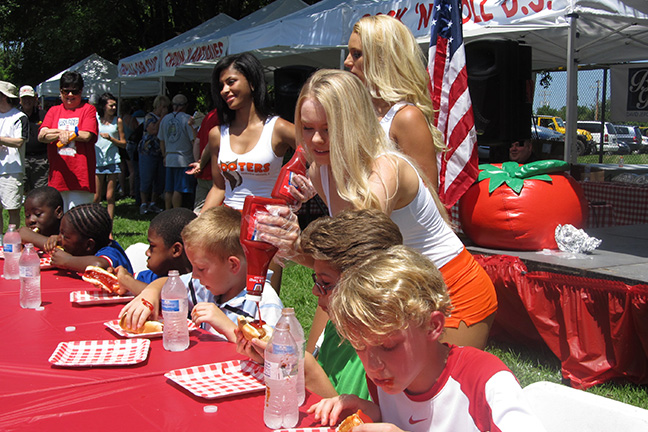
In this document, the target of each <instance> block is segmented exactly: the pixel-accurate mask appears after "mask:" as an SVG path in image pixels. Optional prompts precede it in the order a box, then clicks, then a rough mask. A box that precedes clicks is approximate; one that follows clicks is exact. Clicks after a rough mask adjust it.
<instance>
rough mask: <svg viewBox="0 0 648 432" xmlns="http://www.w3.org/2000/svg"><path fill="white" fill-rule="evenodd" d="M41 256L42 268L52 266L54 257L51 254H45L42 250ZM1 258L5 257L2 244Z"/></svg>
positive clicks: (0, 248)
mask: <svg viewBox="0 0 648 432" xmlns="http://www.w3.org/2000/svg"><path fill="white" fill-rule="evenodd" d="M38 255H39V257H40V266H41V268H49V267H52V257H51V256H49V255H46V256H43V255H42V252H41V253H39V254H38ZM0 259H4V249H3V248H2V246H1V245H0Z"/></svg>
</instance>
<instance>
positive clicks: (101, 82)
mask: <svg viewBox="0 0 648 432" xmlns="http://www.w3.org/2000/svg"><path fill="white" fill-rule="evenodd" d="M66 71H75V72H79V73H80V74H81V76H82V77H83V83H84V86H83V96H84V97H87V98H89V97H90V96H91V95H101V94H102V93H105V92H110V93H112V94H113V95H114V96H116V97H117V98H133V97H140V96H155V95H157V94H159V93H160V84H159V83H158V82H157V81H147V80H140V81H129V82H126V81H123V80H120V79H119V78H118V76H117V65H116V64H114V63H111V62H109V61H108V60H106V59H105V58H103V57H101V56H99V55H97V54H92V55H90V56H88V57H86V58H85V59H83V60H81V61H80V62H78V63H76V64H74V65H72V66H70V67H69V68H67V69H66V70H64V71H61V72H59V73H58V74H56V75H54V76H53V77H51V78H49V79H48V80H46V81H43V82H42V83H40V84H39V85H38V86H36V92H37V93H38V95H39V96H42V97H50V96H52V97H56V96H58V95H59V90H60V86H59V81H60V79H61V75H63V73H64V72H66Z"/></svg>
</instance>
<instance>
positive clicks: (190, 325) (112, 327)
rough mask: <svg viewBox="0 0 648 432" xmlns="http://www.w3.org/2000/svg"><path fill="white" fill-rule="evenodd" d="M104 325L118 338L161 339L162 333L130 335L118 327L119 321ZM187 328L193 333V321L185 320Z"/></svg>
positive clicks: (194, 325) (194, 328)
mask: <svg viewBox="0 0 648 432" xmlns="http://www.w3.org/2000/svg"><path fill="white" fill-rule="evenodd" d="M104 325H105V326H106V327H108V328H109V329H110V330H112V331H114V332H115V333H117V334H118V335H119V336H123V337H127V338H154V337H162V332H161V331H159V332H151V333H131V332H128V331H126V330H124V329H123V328H121V326H120V325H119V320H112V321H108V322H105V323H104ZM187 327H188V328H189V331H194V330H196V328H197V327H196V324H194V322H193V321H191V320H189V319H188V320H187Z"/></svg>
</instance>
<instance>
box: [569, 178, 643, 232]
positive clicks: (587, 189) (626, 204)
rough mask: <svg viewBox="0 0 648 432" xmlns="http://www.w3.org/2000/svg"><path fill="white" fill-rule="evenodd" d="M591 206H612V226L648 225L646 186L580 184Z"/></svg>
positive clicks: (604, 183) (597, 183)
mask: <svg viewBox="0 0 648 432" xmlns="http://www.w3.org/2000/svg"><path fill="white" fill-rule="evenodd" d="M580 184H581V186H582V187H583V192H584V193H585V197H586V198H587V200H588V201H589V203H590V210H592V207H593V206H597V205H598V206H600V205H603V204H609V205H611V206H612V214H613V219H614V225H637V224H645V223H648V186H641V185H630V184H623V183H612V182H580Z"/></svg>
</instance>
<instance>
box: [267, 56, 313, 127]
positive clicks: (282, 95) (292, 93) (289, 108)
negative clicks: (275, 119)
mask: <svg viewBox="0 0 648 432" xmlns="http://www.w3.org/2000/svg"><path fill="white" fill-rule="evenodd" d="M313 72H315V68H314V67H311V66H285V67H282V68H278V69H275V71H274V85H275V110H276V111H277V114H279V115H280V116H281V117H282V118H284V119H286V120H288V121H289V122H292V123H294V122H295V105H297V98H298V97H299V92H300V91H301V88H302V86H303V85H304V83H305V82H306V80H307V79H308V77H309V76H311V74H312V73H313Z"/></svg>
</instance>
